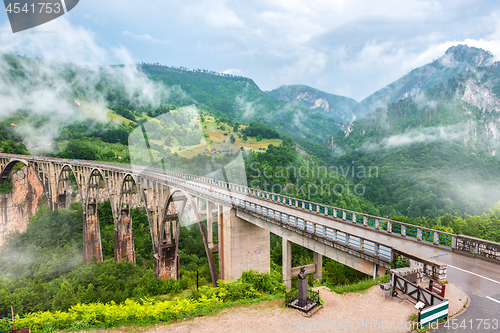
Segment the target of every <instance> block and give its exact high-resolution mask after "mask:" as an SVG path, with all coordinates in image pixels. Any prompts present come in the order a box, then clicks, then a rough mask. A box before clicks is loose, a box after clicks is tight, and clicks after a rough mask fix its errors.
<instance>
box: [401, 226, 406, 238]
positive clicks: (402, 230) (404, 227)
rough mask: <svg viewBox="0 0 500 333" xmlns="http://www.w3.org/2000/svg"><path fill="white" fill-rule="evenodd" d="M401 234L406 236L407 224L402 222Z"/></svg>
mask: <svg viewBox="0 0 500 333" xmlns="http://www.w3.org/2000/svg"><path fill="white" fill-rule="evenodd" d="M401 236H403V237H406V226H405V225H404V224H401Z"/></svg>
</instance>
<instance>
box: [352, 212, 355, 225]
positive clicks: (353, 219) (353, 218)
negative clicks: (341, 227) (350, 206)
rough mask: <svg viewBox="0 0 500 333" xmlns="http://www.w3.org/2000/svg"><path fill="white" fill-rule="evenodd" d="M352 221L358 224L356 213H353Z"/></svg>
mask: <svg viewBox="0 0 500 333" xmlns="http://www.w3.org/2000/svg"><path fill="white" fill-rule="evenodd" d="M352 223H354V224H356V213H352Z"/></svg>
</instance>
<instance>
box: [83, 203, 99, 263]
mask: <svg viewBox="0 0 500 333" xmlns="http://www.w3.org/2000/svg"><path fill="white" fill-rule="evenodd" d="M93 256H96V259H97V262H101V261H102V246H101V231H100V229H99V218H98V216H97V204H96V203H91V204H89V205H88V206H87V211H86V212H84V213H83V260H84V261H85V262H90V261H91V260H92V257H93Z"/></svg>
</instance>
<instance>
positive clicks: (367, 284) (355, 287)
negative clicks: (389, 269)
mask: <svg viewBox="0 0 500 333" xmlns="http://www.w3.org/2000/svg"><path fill="white" fill-rule="evenodd" d="M389 280H390V276H389V275H384V276H381V277H378V278H376V279H367V280H364V281H360V282H357V283H354V284H347V285H341V286H333V287H330V286H328V285H327V287H329V288H330V289H331V290H332V291H333V292H335V293H337V294H344V293H351V292H354V293H363V292H365V291H366V290H368V289H370V288H371V287H373V286H376V285H377V284H380V283H387V282H389Z"/></svg>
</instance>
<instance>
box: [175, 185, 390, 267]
mask: <svg viewBox="0 0 500 333" xmlns="http://www.w3.org/2000/svg"><path fill="white" fill-rule="evenodd" d="M171 182H172V183H173V184H175V185H176V186H179V187H181V188H182V187H183V188H185V189H187V190H195V191H197V192H198V193H200V194H203V195H205V196H208V197H209V198H211V199H213V200H216V201H219V202H221V203H223V204H226V205H228V206H233V207H237V208H241V209H243V210H246V211H249V212H252V213H254V214H256V215H258V216H260V217H262V218H263V219H267V220H272V221H274V222H275V223H277V224H281V225H283V226H285V225H286V226H287V227H291V228H294V229H297V230H300V231H301V232H304V233H306V234H309V235H311V236H316V237H318V238H320V239H324V240H326V241H329V242H334V243H338V244H342V245H343V246H346V247H348V248H350V249H353V250H355V251H358V252H361V253H364V254H369V255H371V256H373V257H375V258H378V259H381V260H383V261H385V262H389V261H390V260H391V259H392V248H391V247H390V246H387V245H385V244H381V243H378V242H374V241H372V240H370V239H365V238H362V237H359V236H356V235H352V234H349V233H346V232H345V231H342V230H339V229H335V228H331V227H327V226H324V225H322V224H319V223H315V222H313V221H309V220H306V219H303V218H300V217H297V216H295V215H293V214H288V213H284V212H281V211H277V210H273V209H271V208H268V207H265V206H262V205H258V204H256V203H254V202H251V201H247V200H242V199H238V198H235V197H232V196H231V195H229V194H223V193H219V192H216V191H211V190H208V189H206V188H203V187H201V186H197V185H194V184H186V183H185V182H183V181H181V180H179V179H172V180H171Z"/></svg>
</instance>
